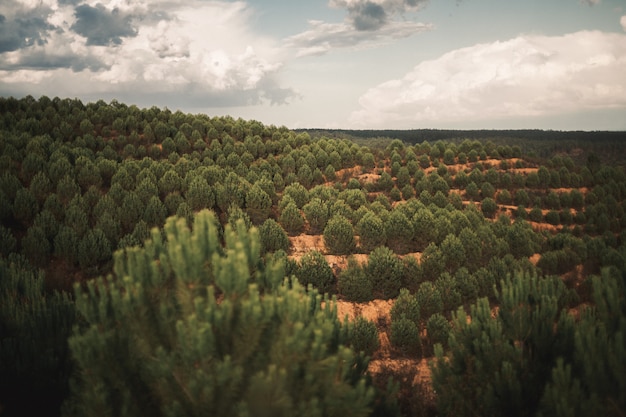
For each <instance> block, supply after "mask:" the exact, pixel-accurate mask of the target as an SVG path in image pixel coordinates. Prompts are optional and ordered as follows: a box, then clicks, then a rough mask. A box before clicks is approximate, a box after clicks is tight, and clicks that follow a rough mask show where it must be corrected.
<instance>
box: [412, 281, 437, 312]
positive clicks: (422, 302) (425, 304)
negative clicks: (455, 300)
mask: <svg viewBox="0 0 626 417" xmlns="http://www.w3.org/2000/svg"><path fill="white" fill-rule="evenodd" d="M415 296H416V298H417V304H418V305H419V306H420V316H421V317H430V316H432V315H433V314H436V313H441V312H442V311H443V299H442V298H441V293H440V292H439V289H438V288H437V287H436V286H435V285H434V284H433V283H432V282H430V281H426V282H422V284H421V285H420V287H419V289H418V290H417V293H416V294H415Z"/></svg>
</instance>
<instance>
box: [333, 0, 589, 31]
mask: <svg viewBox="0 0 626 417" xmlns="http://www.w3.org/2000/svg"><path fill="white" fill-rule="evenodd" d="M587 1H592V0H587ZM426 3H428V0H384V1H378V2H373V1H370V0H360V1H355V2H349V1H346V0H331V2H330V5H331V6H332V7H339V8H345V9H346V10H347V11H348V15H349V21H350V23H351V24H352V26H353V27H354V28H355V29H356V30H363V31H372V30H378V29H380V28H382V27H383V26H385V25H386V24H387V23H388V22H389V21H390V19H389V18H390V17H392V16H394V15H403V14H405V13H407V12H410V11H413V10H417V9H418V8H420V7H422V6H423V5H425V4H426Z"/></svg>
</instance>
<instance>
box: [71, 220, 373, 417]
mask: <svg viewBox="0 0 626 417" xmlns="http://www.w3.org/2000/svg"><path fill="white" fill-rule="evenodd" d="M237 226H238V227H237V230H236V231H235V230H233V229H232V228H230V227H227V228H226V231H225V233H224V242H225V243H224V244H223V245H222V244H221V243H220V237H219V233H218V226H217V222H216V219H215V216H214V215H213V214H212V213H211V212H208V211H204V212H201V213H199V214H198V215H196V217H195V221H194V226H193V230H190V229H189V228H188V226H187V223H186V221H185V220H177V219H174V218H170V219H169V220H168V221H167V222H166V225H165V228H164V232H163V233H161V232H159V231H157V230H156V229H155V230H154V231H153V232H152V237H151V239H150V240H148V241H146V242H145V245H144V247H143V248H131V249H127V250H126V251H125V252H118V253H116V254H115V258H114V259H115V267H114V276H109V277H107V278H101V279H98V280H95V281H92V282H90V283H89V284H88V285H87V287H86V288H84V289H82V288H80V287H77V288H76V304H77V308H78V309H79V311H80V312H81V313H82V314H83V315H84V317H85V319H86V322H87V324H86V325H85V326H83V328H81V329H77V330H76V331H75V334H74V335H73V336H72V337H71V338H70V340H69V344H70V348H71V351H72V354H73V356H74V359H75V361H76V364H77V368H78V372H77V376H76V380H75V383H74V385H73V395H72V397H71V399H70V401H69V402H68V403H67V410H66V411H67V413H68V414H69V415H89V416H110V415H115V416H138V415H146V416H148V415H149V416H198V415H206V416H296V415H297V416H327V415H328V416H329V415H342V416H364V415H368V414H369V413H370V412H371V408H372V406H373V400H374V398H373V397H374V392H373V389H372V388H371V387H369V386H368V384H367V382H366V378H365V368H366V366H367V362H366V360H365V359H364V358H363V356H360V355H356V354H354V353H353V351H352V350H351V349H350V348H348V347H346V345H347V344H348V343H349V339H350V332H351V329H350V325H349V324H348V323H347V322H346V323H341V322H340V321H339V320H338V319H337V313H336V308H335V306H334V303H333V302H332V301H330V300H328V299H325V300H324V298H323V297H322V296H321V295H319V294H318V293H317V292H316V291H306V290H305V289H304V288H303V287H302V286H300V285H299V284H298V282H297V281H296V280H295V279H293V280H289V279H284V275H285V274H284V265H283V264H282V263H281V262H279V261H274V259H275V258H274V257H272V256H268V257H267V259H266V260H265V261H264V260H263V259H262V258H261V257H260V249H261V248H260V242H259V236H258V231H257V230H256V229H255V228H252V229H251V230H250V231H247V230H246V229H245V227H244V225H243V224H242V223H241V222H240V223H239V224H238V225H237ZM276 259H278V258H276Z"/></svg>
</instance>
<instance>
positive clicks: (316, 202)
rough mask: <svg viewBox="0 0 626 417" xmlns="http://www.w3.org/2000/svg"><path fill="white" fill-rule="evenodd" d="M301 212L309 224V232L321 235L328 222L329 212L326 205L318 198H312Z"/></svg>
mask: <svg viewBox="0 0 626 417" xmlns="http://www.w3.org/2000/svg"><path fill="white" fill-rule="evenodd" d="M302 210H303V211H304V215H305V216H306V220H307V221H308V222H309V227H310V229H309V231H310V232H311V233H314V234H317V233H321V232H322V231H323V230H324V227H326V223H327V222H328V215H329V211H328V206H327V205H326V203H325V202H323V201H322V200H320V199H319V198H312V199H311V201H309V202H308V203H307V204H305V205H304V207H303V208H302Z"/></svg>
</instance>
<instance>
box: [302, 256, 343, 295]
mask: <svg viewBox="0 0 626 417" xmlns="http://www.w3.org/2000/svg"><path fill="white" fill-rule="evenodd" d="M296 276H297V277H298V281H300V283H301V284H302V285H303V286H304V287H305V288H306V287H308V286H309V284H310V285H313V287H315V288H316V289H317V290H318V291H319V292H320V293H325V292H330V291H331V290H332V289H333V287H334V284H335V276H334V275H333V270H332V269H331V268H330V266H329V265H328V262H326V258H324V255H322V254H321V253H320V252H318V251H316V250H314V251H310V252H307V253H305V254H304V256H302V258H301V259H300V263H299V265H298V269H297V272H296Z"/></svg>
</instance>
